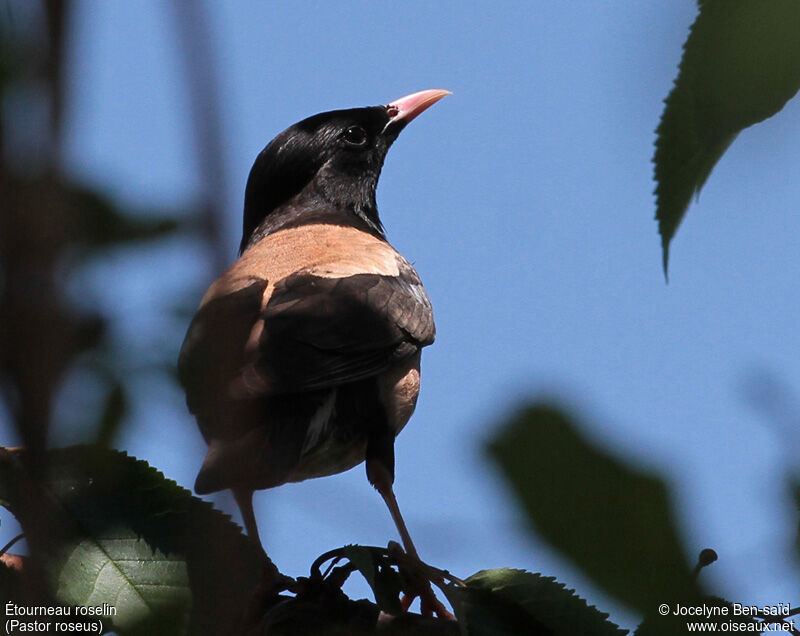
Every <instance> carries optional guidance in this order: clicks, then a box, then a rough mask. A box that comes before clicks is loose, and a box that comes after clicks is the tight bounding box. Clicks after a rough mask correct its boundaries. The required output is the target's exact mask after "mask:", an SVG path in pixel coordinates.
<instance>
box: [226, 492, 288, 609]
mask: <svg viewBox="0 0 800 636" xmlns="http://www.w3.org/2000/svg"><path fill="white" fill-rule="evenodd" d="M232 490H233V497H234V499H236V503H237V504H238V505H239V510H241V511H242V519H243V520H244V527H245V529H246V530H247V536H248V537H250V538H251V539H253V540H254V541H255V542H256V543H257V544H258V547H259V548H261V554H262V555H263V556H264V568H263V571H262V575H261V579H262V581H261V586H260V587H261V588H263V589H264V590H266V594H268V595H270V594H273V593H275V592H279V591H280V590H285V589H288V587H289V586H290V585H291V584H293V583H294V581H293V580H292V579H290V578H289V577H287V576H285V575H283V574H281V572H280V570H278V566H276V565H275V564H274V563H273V562H272V559H270V558H269V556H268V555H267V553H266V551H265V550H264V546H263V545H262V544H261V538H260V537H259V536H258V525H257V524H256V515H255V512H254V511H253V491H252V490H248V489H240V488H234V489H232Z"/></svg>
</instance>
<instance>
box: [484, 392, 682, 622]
mask: <svg viewBox="0 0 800 636" xmlns="http://www.w3.org/2000/svg"><path fill="white" fill-rule="evenodd" d="M487 450H488V453H489V455H490V457H491V458H492V459H493V460H494V461H495V462H496V463H497V464H498V466H499V467H500V469H501V471H502V473H503V475H504V476H505V478H506V479H507V480H508V482H509V484H510V485H511V488H512V491H513V492H514V494H515V495H516V497H517V498H518V500H519V501H520V503H521V504H522V506H523V509H524V511H525V513H526V515H527V518H528V521H529V522H530V524H531V525H532V526H533V528H534V529H535V530H536V531H537V532H538V534H539V535H540V536H541V537H542V538H543V539H544V540H546V541H547V542H549V543H550V545H552V546H553V547H554V548H556V549H557V550H558V551H560V552H561V553H562V554H564V555H565V556H567V557H568V558H570V559H571V560H572V561H574V562H575V563H576V564H577V565H578V566H579V567H580V568H581V569H582V570H583V571H584V572H585V573H586V575H587V576H589V577H590V578H591V579H592V580H593V581H594V582H595V583H596V584H597V585H599V586H600V587H602V588H603V589H604V590H606V591H607V592H608V593H610V594H612V595H614V596H615V597H617V598H618V599H619V600H621V601H622V602H624V603H626V604H627V605H629V606H631V607H633V608H635V609H637V610H639V611H641V612H647V611H649V610H651V609H652V608H654V607H655V606H656V605H657V604H658V603H663V602H668V601H669V600H670V599H672V598H678V597H682V596H684V595H685V594H691V593H693V592H694V591H695V586H696V584H695V582H694V579H693V577H692V573H691V569H690V568H689V566H688V564H687V562H686V560H685V557H684V554H683V551H682V548H681V542H680V540H679V537H678V532H677V530H676V527H675V521H674V519H673V516H672V505H671V503H670V501H669V497H668V495H667V489H666V487H665V486H664V484H663V483H662V481H661V480H660V479H659V478H657V477H655V476H653V475H649V474H647V473H644V472H642V471H640V470H636V469H634V468H631V467H629V466H626V465H624V464H623V463H622V462H620V461H619V460H617V459H615V458H613V457H611V456H609V455H608V454H606V453H605V452H603V451H601V450H599V449H597V448H595V447H594V446H593V445H592V444H590V443H589V442H587V441H586V440H585V439H583V437H582V436H581V434H580V433H579V432H578V427H577V426H576V425H575V423H574V422H573V421H572V419H571V418H570V417H568V416H566V415H564V414H563V413H562V412H561V411H560V410H558V409H556V408H553V407H551V406H548V405H544V404H534V405H531V406H529V407H527V408H523V409H521V410H520V411H519V412H517V413H516V414H515V415H514V416H513V417H511V418H510V420H509V421H508V423H507V424H506V425H505V426H504V427H503V429H502V430H501V431H500V433H499V434H498V435H497V436H496V437H495V439H494V440H493V441H492V442H491V443H490V444H489V445H488V449H487Z"/></svg>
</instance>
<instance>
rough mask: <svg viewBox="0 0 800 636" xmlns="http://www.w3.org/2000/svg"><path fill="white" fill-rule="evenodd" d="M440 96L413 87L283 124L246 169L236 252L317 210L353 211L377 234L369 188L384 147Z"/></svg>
mask: <svg viewBox="0 0 800 636" xmlns="http://www.w3.org/2000/svg"><path fill="white" fill-rule="evenodd" d="M445 95H449V91H445V90H438V89H433V90H426V91H420V92H418V93H413V94H412V95H407V96H406V97H402V98H400V99H397V100H395V101H393V102H391V103H389V104H387V105H386V106H371V107H367V108H351V109H348V110H333V111H329V112H325V113H320V114H318V115H314V116H312V117H309V118H307V119H304V120H303V121H301V122H299V123H297V124H295V125H294V126H291V127H290V128H287V129H286V130H284V131H283V132H282V133H281V134H279V135H278V136H277V137H275V139H273V140H272V141H271V142H270V143H269V144H268V145H267V147H266V148H264V150H262V151H261V153H260V154H259V155H258V157H257V158H256V161H255V163H254V164H253V167H252V169H251V170H250V176H249V177H248V179H247V188H246V190H245V201H244V227H243V234H242V242H241V245H240V248H239V249H240V252H243V251H244V250H245V249H247V247H249V246H250V245H252V244H254V243H255V242H257V241H258V240H259V239H260V238H262V237H263V236H266V235H267V234H269V233H270V232H272V231H274V230H275V229H277V228H278V227H281V226H283V225H285V224H287V223H290V222H292V221H293V220H296V217H298V216H302V215H303V214H305V213H308V212H310V211H312V210H319V209H324V208H329V209H335V210H342V211H346V212H349V213H353V214H355V215H356V216H357V217H359V218H361V219H362V220H363V221H364V222H365V223H366V224H367V225H368V226H369V227H370V228H372V229H373V230H374V231H375V232H378V233H381V234H382V232H383V230H382V227H381V222H380V219H379V218H378V210H377V207H376V204H375V188H376V187H377V185H378V177H379V176H380V172H381V167H382V166H383V161H384V159H385V158H386V152H387V151H388V150H389V147H390V146H391V145H392V142H393V141H394V140H395V139H397V135H398V134H399V133H400V131H401V130H403V128H404V127H405V126H406V124H408V122H410V121H411V120H412V119H414V117H416V116H417V115H419V114H420V113H421V112H422V111H424V110H425V109H426V108H428V107H429V106H432V105H433V104H435V103H436V102H437V101H439V100H440V99H442V98H443V97H444V96H445Z"/></svg>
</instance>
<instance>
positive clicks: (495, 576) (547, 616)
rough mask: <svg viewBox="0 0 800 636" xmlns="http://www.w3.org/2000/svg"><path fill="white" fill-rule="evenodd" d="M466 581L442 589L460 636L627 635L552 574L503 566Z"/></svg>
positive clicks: (478, 574) (606, 616)
mask: <svg viewBox="0 0 800 636" xmlns="http://www.w3.org/2000/svg"><path fill="white" fill-rule="evenodd" d="M466 583H467V587H459V586H456V585H450V586H448V587H447V597H448V599H449V600H450V602H451V603H452V605H453V608H454V610H455V612H456V617H457V618H458V621H459V623H460V625H461V626H462V632H463V634H464V635H465V636H483V635H486V636H490V635H491V636H499V635H503V636H516V635H519V636H532V635H536V634H548V635H552V636H559V635H562V634H563V635H564V636H567V635H569V636H571V635H573V634H581V635H582V636H622V635H624V634H626V633H627V632H626V631H625V630H623V629H620V627H619V626H617V625H615V624H614V623H612V622H610V621H609V620H607V619H608V614H605V613H602V612H600V611H598V610H597V608H595V607H592V606H591V605H589V604H588V603H587V602H586V601H585V600H583V599H582V598H580V597H579V596H577V595H576V594H575V593H574V591H573V590H568V589H567V588H566V587H565V586H564V585H563V584H561V583H558V582H557V581H556V580H555V579H554V578H552V577H544V576H541V575H540V574H532V573H530V572H525V571H524V570H511V569H506V568H503V569H498V570H484V571H482V572H478V573H477V574H474V575H472V576H471V577H470V578H468V579H467V580H466Z"/></svg>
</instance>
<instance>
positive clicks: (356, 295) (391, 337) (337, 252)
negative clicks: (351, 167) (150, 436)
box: [179, 224, 434, 492]
mask: <svg viewBox="0 0 800 636" xmlns="http://www.w3.org/2000/svg"><path fill="white" fill-rule="evenodd" d="M433 338H434V325H433V316H432V312H431V306H430V303H429V301H428V298H427V295H426V294H425V291H424V289H423V287H422V284H421V282H420V281H419V278H418V277H417V275H416V272H414V270H413V268H412V267H411V266H410V265H409V264H408V263H407V262H406V261H405V260H404V259H403V258H402V257H401V256H400V255H399V254H398V253H397V252H396V251H395V250H394V249H393V248H392V247H391V246H390V245H389V244H388V243H386V242H385V241H383V240H381V239H379V238H376V237H375V236H373V235H371V234H367V233H365V232H360V231H358V230H357V229H355V228H351V227H341V226H336V225H322V224H320V225H311V226H301V227H296V228H291V229H286V230H281V231H278V232H276V233H274V234H271V235H269V236H267V237H266V238H264V239H262V240H261V241H260V242H259V243H257V244H256V245H254V246H253V247H251V248H250V249H249V250H248V251H247V252H245V254H244V255H243V256H242V257H241V258H240V259H239V260H238V261H237V262H236V263H234V264H233V265H232V266H231V268H230V269H229V270H228V271H227V272H225V274H223V275H222V276H221V277H220V278H219V279H218V280H217V281H215V283H214V284H213V285H212V286H211V287H210V289H209V291H208V292H207V293H206V296H205V298H204V299H203V302H202V304H201V309H200V311H199V312H198V314H197V316H196V317H195V319H194V320H193V322H192V325H191V326H190V328H189V332H188V334H187V337H186V340H185V342H184V345H183V348H182V350H181V356H180V360H179V370H180V375H181V379H182V381H183V383H184V386H185V387H186V392H187V403H188V405H189V408H190V410H191V411H192V412H193V413H195V414H196V415H197V416H198V421H199V423H200V426H201V430H202V431H203V434H204V436H205V437H206V440H207V441H208V442H209V443H210V445H211V447H210V450H209V456H208V459H207V461H206V464H205V465H204V471H201V477H202V479H201V478H198V484H197V485H196V488H200V490H199V491H203V492H208V491H210V490H216V489H220V488H225V487H230V486H231V485H232V484H231V483H229V482H230V481H231V480H232V479H235V474H236V473H237V472H239V471H241V472H242V474H243V475H245V474H247V470H248V469H247V468H244V465H249V466H250V467H252V466H253V465H255V464H259V465H261V464H265V462H264V461H263V460H264V459H265V458H264V457H263V455H265V454H266V455H269V449H268V448H267V446H268V445H269V443H270V436H273V441H274V435H280V436H282V437H285V436H286V435H288V436H289V437H291V438H292V439H291V443H289V442H290V440H284V442H283V443H282V447H283V448H284V449H285V451H284V455H285V456H284V457H282V458H281V459H282V463H285V464H286V465H287V466H286V467H285V468H280V469H279V467H275V468H274V469H272V470H273V472H272V473H270V474H268V475H265V476H263V478H260V479H255V481H259V482H261V483H260V484H259V485H255V484H253V485H255V487H260V488H263V487H267V486H270V485H277V484H278V483H282V481H281V479H285V477H286V470H288V468H289V467H290V466H289V465H290V464H291V462H292V461H297V453H299V452H300V446H301V444H302V440H303V436H304V434H305V429H304V427H305V426H307V425H308V420H309V419H310V418H311V417H312V416H313V413H314V409H316V408H317V407H318V406H319V404H321V403H322V402H323V401H324V399H325V396H326V395H327V393H326V390H328V389H332V388H335V387H337V386H341V385H345V384H349V383H353V382H357V381H360V380H363V379H365V378H369V377H372V376H377V375H379V374H381V373H383V372H384V371H386V370H387V369H389V368H391V367H392V366H393V365H398V364H400V363H402V362H403V361H404V360H406V359H408V358H410V357H413V356H415V354H416V353H417V352H418V351H419V349H420V348H421V347H423V346H425V345H427V344H430V343H431V342H432V341H433ZM220 387H227V389H225V390H220ZM292 394H294V395H297V394H303V396H302V398H303V400H304V402H302V404H301V403H300V402H298V400H297V399H295V400H294V401H292V398H291V395H292ZM283 395H287V397H286V398H285V399H283V398H281V397H280V396H283ZM413 398H414V399H415V398H416V395H414V396H413ZM281 400H283V402H281ZM281 404H283V406H281ZM306 407H307V408H306ZM282 410H283V411H282ZM306 411H308V412H306ZM268 415H269V417H270V419H271V420H273V421H275V422H276V426H273V427H270V422H267V421H265V420H266V418H267V416H268ZM292 417H294V418H295V419H296V420H298V421H297V422H295V423H294V424H292V423H291V421H289V420H291V419H292ZM278 420H282V421H281V422H279V423H278V422H277V421H278ZM271 428H272V429H275V430H274V431H272V432H271V431H270V429H271ZM287 428H288V429H290V430H285V429H287ZM278 429H280V432H279V430H278ZM225 439H227V440H228V442H225V443H221V441H222V440H225ZM215 440H217V443H215ZM231 453H232V454H233V455H231ZM226 454H227V455H231V456H230V457H228V458H225V457H224V456H225V455H226ZM286 456H288V457H286ZM215 458H216V459H215ZM266 459H269V458H268V457H267V458H266ZM231 464H240V465H241V466H240V468H239V469H236V467H235V466H231ZM220 466H222V467H223V468H225V467H226V466H227V468H226V470H227V471H228V473H230V474H228V475H227V476H226V475H224V474H221V473H220V470H221V469H220ZM206 468H208V470H206ZM270 470H271V469H270V467H269V461H267V462H266V465H264V466H262V467H261V471H262V472H263V471H268V472H269V471H270ZM276 470H277V472H275V471H276ZM201 481H202V483H201ZM226 482H227V483H226ZM272 482H276V483H272Z"/></svg>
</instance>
